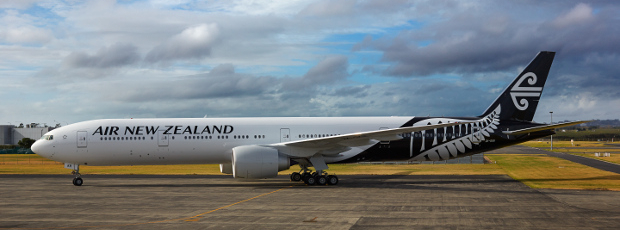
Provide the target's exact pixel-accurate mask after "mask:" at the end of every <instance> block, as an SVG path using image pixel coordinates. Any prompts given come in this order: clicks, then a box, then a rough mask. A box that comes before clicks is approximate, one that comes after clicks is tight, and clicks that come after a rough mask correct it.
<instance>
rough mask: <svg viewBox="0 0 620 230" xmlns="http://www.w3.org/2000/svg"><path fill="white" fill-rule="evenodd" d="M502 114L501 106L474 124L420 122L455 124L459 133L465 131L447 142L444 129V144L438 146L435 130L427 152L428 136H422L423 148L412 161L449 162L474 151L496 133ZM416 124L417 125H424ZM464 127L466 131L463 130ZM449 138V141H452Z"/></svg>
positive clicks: (434, 120) (452, 120)
mask: <svg viewBox="0 0 620 230" xmlns="http://www.w3.org/2000/svg"><path fill="white" fill-rule="evenodd" d="M500 112H501V106H497V108H495V110H493V112H492V113H490V114H489V115H487V116H485V117H483V118H482V119H480V120H477V121H474V123H470V124H458V123H456V122H472V121H471V120H469V121H466V120H455V119H432V120H430V121H429V120H423V121H420V122H418V123H424V124H427V123H429V122H430V123H431V124H439V123H446V122H454V123H456V124H458V126H459V131H460V130H465V132H464V134H465V135H463V136H462V137H458V138H455V135H454V133H453V135H451V138H454V139H452V140H449V141H447V142H446V140H447V139H446V130H447V129H445V128H444V133H443V137H444V139H443V141H442V143H439V144H438V140H437V130H436V129H435V131H434V133H435V135H434V137H433V138H434V139H433V144H432V146H431V147H430V148H429V149H428V150H425V148H424V147H425V146H424V143H425V139H426V135H424V133H423V134H422V146H421V148H420V152H421V153H420V154H419V155H417V156H416V157H414V158H412V159H411V160H414V161H426V160H431V161H438V160H447V159H450V158H456V157H457V156H458V155H459V154H463V153H465V152H467V150H468V149H472V148H473V147H474V145H479V144H480V143H481V142H483V141H485V140H486V139H487V138H488V137H490V136H491V133H493V132H494V130H496V129H497V126H498V125H499V114H500ZM418 123H416V124H414V126H415V125H422V124H418ZM463 127H464V129H462V128H463ZM473 128H479V129H478V131H476V132H473V131H472V130H473ZM452 130H453V132H454V130H455V129H454V127H453V128H452ZM470 131H471V132H470ZM451 138H448V139H451ZM411 148H412V149H411V151H412V154H413V138H412V140H411Z"/></svg>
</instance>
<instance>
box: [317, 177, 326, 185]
mask: <svg viewBox="0 0 620 230" xmlns="http://www.w3.org/2000/svg"><path fill="white" fill-rule="evenodd" d="M316 184H318V185H325V184H327V178H325V176H317V177H316Z"/></svg>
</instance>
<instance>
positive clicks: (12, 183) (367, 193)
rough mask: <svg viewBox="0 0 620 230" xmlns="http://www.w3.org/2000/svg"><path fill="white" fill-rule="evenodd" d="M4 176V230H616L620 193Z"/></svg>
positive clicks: (396, 179) (396, 182)
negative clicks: (73, 181)
mask: <svg viewBox="0 0 620 230" xmlns="http://www.w3.org/2000/svg"><path fill="white" fill-rule="evenodd" d="M83 178H84V182H85V183H84V185H83V186H81V187H76V186H73V185H72V184H71V179H72V178H71V176H69V175H0V182H1V185H0V194H1V195H0V228H15V229H28V228H30V229H32V228H37V229H55V228H63V229H65V228H70V229H563V230H566V229H618V228H620V192H611V191H576V190H535V189H531V188H529V187H527V186H525V185H523V184H522V183H520V182H518V181H515V180H513V179H511V178H510V177H508V176H504V175H493V176H459V175H445V176H415V175H390V176H380V175H368V176H340V179H341V181H340V184H339V185H336V186H305V185H302V184H300V183H296V182H289V181H288V180H287V179H286V177H284V176H280V177H278V178H274V179H268V180H260V181H240V180H235V179H232V178H230V176H195V175H188V176H160V175H148V176H138V175H83Z"/></svg>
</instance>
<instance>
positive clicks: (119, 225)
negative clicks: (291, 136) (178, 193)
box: [0, 185, 296, 229]
mask: <svg viewBox="0 0 620 230" xmlns="http://www.w3.org/2000/svg"><path fill="white" fill-rule="evenodd" d="M293 186H296V185H291V186H288V187H284V188H281V189H278V190H275V191H271V192H268V193H263V194H260V195H258V196H255V197H252V198H248V199H245V200H242V201H239V202H236V203H232V204H229V205H226V206H222V207H219V208H216V209H213V210H211V211H208V212H203V213H200V214H198V215H195V216H192V217H184V218H176V219H170V220H159V221H151V222H144V223H130V224H110V225H92V226H74V227H49V228H10V229H72V228H101V227H124V226H136V225H145V224H158V223H169V222H175V221H199V220H200V218H202V216H204V215H207V214H209V213H213V212H216V211H218V210H222V209H225V208H228V207H232V206H234V205H238V204H241V203H244V202H248V201H251V200H254V199H256V198H259V197H263V196H267V195H269V194H273V193H276V192H279V191H282V190H284V189H287V188H291V187H293ZM0 229H7V228H0Z"/></svg>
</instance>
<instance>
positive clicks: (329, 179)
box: [327, 176, 338, 185]
mask: <svg viewBox="0 0 620 230" xmlns="http://www.w3.org/2000/svg"><path fill="white" fill-rule="evenodd" d="M327 184H329V185H337V184H338V177H337V176H327Z"/></svg>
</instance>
